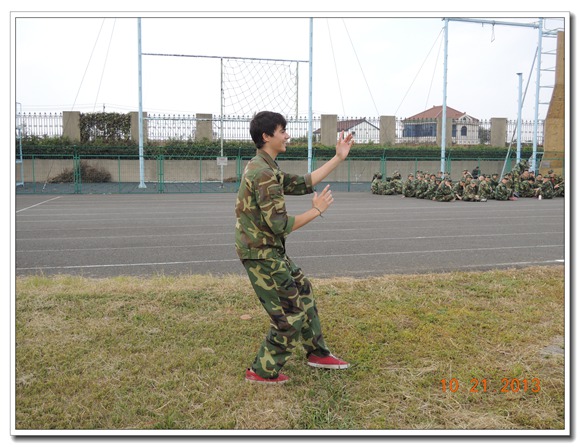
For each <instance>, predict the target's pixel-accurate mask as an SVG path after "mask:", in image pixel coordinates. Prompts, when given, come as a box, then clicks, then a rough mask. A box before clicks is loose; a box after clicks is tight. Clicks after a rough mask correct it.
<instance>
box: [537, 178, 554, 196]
mask: <svg viewBox="0 0 580 447" xmlns="http://www.w3.org/2000/svg"><path fill="white" fill-rule="evenodd" d="M538 194H541V195H542V198H543V199H552V198H554V195H555V194H554V186H553V185H552V182H551V181H550V180H544V183H542V186H540V191H539V193H538Z"/></svg>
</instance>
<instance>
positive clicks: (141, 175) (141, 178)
mask: <svg viewBox="0 0 580 447" xmlns="http://www.w3.org/2000/svg"><path fill="white" fill-rule="evenodd" d="M137 35H138V36H137V46H138V53H139V188H147V186H146V185H145V163H144V161H143V84H142V65H141V18H140V17H139V18H138V19H137Z"/></svg>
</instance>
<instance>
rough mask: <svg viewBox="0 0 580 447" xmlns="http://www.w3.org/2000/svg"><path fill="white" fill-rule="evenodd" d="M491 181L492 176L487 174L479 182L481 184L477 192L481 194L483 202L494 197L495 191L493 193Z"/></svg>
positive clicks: (480, 197)
mask: <svg viewBox="0 0 580 447" xmlns="http://www.w3.org/2000/svg"><path fill="white" fill-rule="evenodd" d="M490 181H491V177H490V176H489V175H486V176H485V177H484V178H483V180H481V182H479V186H478V188H477V193H478V195H479V200H481V201H482V202H484V201H487V200H489V199H493V198H494V193H493V189H492V187H491V183H490ZM484 199H485V200H484Z"/></svg>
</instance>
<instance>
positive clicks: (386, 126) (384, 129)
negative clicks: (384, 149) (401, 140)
mask: <svg viewBox="0 0 580 447" xmlns="http://www.w3.org/2000/svg"><path fill="white" fill-rule="evenodd" d="M396 141H397V119H396V118H395V117H394V116H381V117H380V121H379V144H381V145H383V146H384V145H393V144H395V142H396Z"/></svg>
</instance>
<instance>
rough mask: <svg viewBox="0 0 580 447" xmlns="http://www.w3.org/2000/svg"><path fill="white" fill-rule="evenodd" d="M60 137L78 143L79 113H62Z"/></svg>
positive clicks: (79, 138) (79, 135)
mask: <svg viewBox="0 0 580 447" xmlns="http://www.w3.org/2000/svg"><path fill="white" fill-rule="evenodd" d="M62 136H63V137H64V138H68V139H69V140H70V141H74V142H77V143H80V141H81V112H62Z"/></svg>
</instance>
